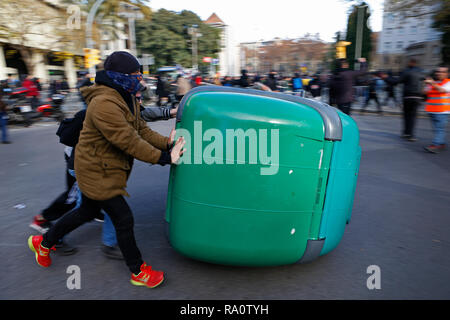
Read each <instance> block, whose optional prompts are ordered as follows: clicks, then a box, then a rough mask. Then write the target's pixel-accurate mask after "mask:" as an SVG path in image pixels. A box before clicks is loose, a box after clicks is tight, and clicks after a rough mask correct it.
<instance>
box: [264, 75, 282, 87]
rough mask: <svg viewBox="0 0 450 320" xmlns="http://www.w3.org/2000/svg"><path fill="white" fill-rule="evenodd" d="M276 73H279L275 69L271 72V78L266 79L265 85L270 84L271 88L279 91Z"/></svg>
mask: <svg viewBox="0 0 450 320" xmlns="http://www.w3.org/2000/svg"><path fill="white" fill-rule="evenodd" d="M276 75H277V73H276V72H275V71H271V72H270V73H269V78H268V79H267V80H266V83H265V85H266V86H268V87H269V89H270V90H272V91H275V92H279V91H280V90H279V89H278V86H277V78H276Z"/></svg>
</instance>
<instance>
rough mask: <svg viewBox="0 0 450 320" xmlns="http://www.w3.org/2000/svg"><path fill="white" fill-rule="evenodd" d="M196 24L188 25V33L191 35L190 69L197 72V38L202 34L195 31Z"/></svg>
mask: <svg viewBox="0 0 450 320" xmlns="http://www.w3.org/2000/svg"><path fill="white" fill-rule="evenodd" d="M197 29H198V25H196V24H194V25H192V27H189V29H188V33H189V34H190V35H191V36H192V70H193V73H197V72H198V57H197V56H198V48H197V38H198V37H201V36H202V34H201V33H198V31H197Z"/></svg>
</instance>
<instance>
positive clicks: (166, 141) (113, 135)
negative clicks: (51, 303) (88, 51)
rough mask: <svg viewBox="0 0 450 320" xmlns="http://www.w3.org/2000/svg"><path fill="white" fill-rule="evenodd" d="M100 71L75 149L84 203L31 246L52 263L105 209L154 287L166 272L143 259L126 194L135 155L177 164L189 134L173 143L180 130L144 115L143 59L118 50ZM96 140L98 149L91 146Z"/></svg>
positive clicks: (135, 272) (134, 276)
mask: <svg viewBox="0 0 450 320" xmlns="http://www.w3.org/2000/svg"><path fill="white" fill-rule="evenodd" d="M104 69H105V70H102V71H100V72H97V75H96V80H95V82H96V84H95V85H94V86H91V87H87V88H84V89H83V90H82V93H83V95H84V96H85V98H86V102H87V103H88V105H89V107H88V109H87V112H86V118H85V120H84V122H83V130H82V131H81V134H80V139H79V142H78V144H77V146H76V152H75V171H76V176H77V183H78V186H79V189H80V191H81V193H82V195H81V196H82V203H81V206H80V208H79V209H78V210H77V212H72V213H69V214H67V215H65V216H64V217H62V218H61V219H60V220H59V221H58V222H57V223H56V224H55V225H54V226H53V227H52V228H50V229H49V230H48V232H47V233H45V234H44V236H31V237H29V238H28V246H29V248H30V250H31V251H32V252H33V253H34V254H35V260H36V262H37V263H38V264H39V265H40V266H42V267H49V266H50V265H51V262H52V261H51V258H50V249H51V248H52V247H53V245H54V244H55V243H56V242H57V240H58V239H60V238H62V237H63V236H64V235H66V234H67V233H69V232H71V231H73V230H75V229H76V228H78V227H79V226H81V225H82V224H84V223H86V222H87V221H90V220H92V219H93V217H94V215H95V214H96V213H97V212H98V211H99V210H100V209H103V210H104V211H105V212H106V213H107V214H108V216H109V217H110V218H111V220H112V223H113V225H114V228H115V230H116V233H117V240H118V245H119V247H120V250H121V252H122V253H123V256H124V259H125V262H126V264H127V266H128V268H129V270H130V272H131V279H130V282H131V283H132V284H133V285H137V286H146V287H150V288H154V287H156V286H158V285H159V284H161V283H162V281H163V280H164V273H163V272H161V271H156V270H152V268H151V266H149V265H148V264H146V263H145V261H143V259H142V256H141V253H140V250H139V248H138V247H137V245H136V240H135V236H134V230H133V229H134V219H133V214H132V212H131V209H130V207H129V206H128V204H127V202H126V200H125V199H124V196H126V195H128V193H127V192H126V190H125V189H126V186H127V181H128V178H129V176H130V174H131V170H132V166H133V162H134V159H135V158H136V159H138V160H140V161H144V162H148V163H152V164H161V165H165V164H176V162H177V161H178V160H179V158H180V156H181V155H182V153H183V150H182V149H183V146H184V139H183V138H179V139H178V140H177V141H176V143H175V144H174V142H175V140H174V138H175V131H174V130H173V131H172V133H171V135H170V137H164V136H162V135H160V134H158V133H156V132H155V131H153V130H151V129H150V128H149V127H148V126H147V125H146V123H145V122H144V121H143V120H142V119H141V117H140V114H139V107H140V106H139V105H138V104H137V101H136V97H135V95H136V93H137V92H138V91H139V90H140V82H141V81H142V74H141V73H140V72H139V70H140V65H139V61H138V60H137V59H136V58H135V57H134V56H132V55H131V54H129V53H127V52H124V51H116V52H114V53H113V54H111V55H110V56H108V58H107V59H106V61H105V64H104ZM93 146H95V152H92V150H93V149H92V148H93Z"/></svg>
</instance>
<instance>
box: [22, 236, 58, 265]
mask: <svg viewBox="0 0 450 320" xmlns="http://www.w3.org/2000/svg"><path fill="white" fill-rule="evenodd" d="M42 239H43V237H42V236H30V237H29V238H28V247H30V250H31V251H33V252H34V253H35V254H36V262H37V263H38V265H40V266H41V267H45V268H47V267H50V265H51V264H52V259H50V249H47V248H46V247H43V246H42V245H41V242H42ZM51 249H52V250H55V248H54V247H52V248H51Z"/></svg>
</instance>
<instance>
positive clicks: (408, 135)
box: [400, 134, 411, 139]
mask: <svg viewBox="0 0 450 320" xmlns="http://www.w3.org/2000/svg"><path fill="white" fill-rule="evenodd" d="M400 138H402V139H408V138H411V135H410V134H402V135H401V136H400Z"/></svg>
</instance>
